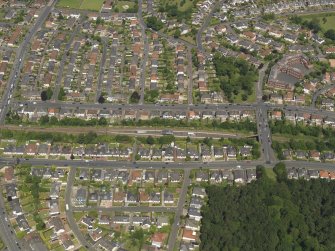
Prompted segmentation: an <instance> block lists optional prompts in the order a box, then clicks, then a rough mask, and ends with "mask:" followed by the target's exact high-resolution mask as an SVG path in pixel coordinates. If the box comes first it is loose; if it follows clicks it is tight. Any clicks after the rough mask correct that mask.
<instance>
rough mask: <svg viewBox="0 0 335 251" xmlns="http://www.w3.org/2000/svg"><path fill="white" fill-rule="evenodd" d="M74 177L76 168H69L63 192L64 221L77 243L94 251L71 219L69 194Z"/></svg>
mask: <svg viewBox="0 0 335 251" xmlns="http://www.w3.org/2000/svg"><path fill="white" fill-rule="evenodd" d="M75 176H76V168H75V167H71V168H70V172H69V174H68V178H67V187H66V192H65V203H66V205H68V209H67V210H65V213H66V220H67V222H68V224H69V227H70V229H71V230H72V232H73V235H74V236H75V237H76V238H77V240H78V241H79V243H80V244H81V245H82V246H83V247H85V248H86V249H88V250H92V251H93V250H94V249H93V248H92V244H90V243H89V242H88V241H87V240H86V239H85V237H84V236H83V234H82V232H81V231H80V229H79V227H78V225H77V222H76V220H75V219H74V217H73V209H72V203H71V193H72V187H73V182H74V179H75Z"/></svg>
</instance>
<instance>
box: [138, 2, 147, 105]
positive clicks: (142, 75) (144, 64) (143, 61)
mask: <svg viewBox="0 0 335 251" xmlns="http://www.w3.org/2000/svg"><path fill="white" fill-rule="evenodd" d="M137 15H138V20H139V23H140V26H141V32H142V38H143V42H144V48H143V57H142V59H141V66H140V68H141V73H140V80H139V84H140V101H139V103H140V104H143V103H144V94H145V78H146V67H147V61H148V56H149V43H148V37H147V34H146V33H145V29H146V24H145V23H144V20H143V16H142V0H139V1H138V13H137Z"/></svg>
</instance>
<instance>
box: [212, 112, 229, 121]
mask: <svg viewBox="0 0 335 251" xmlns="http://www.w3.org/2000/svg"><path fill="white" fill-rule="evenodd" d="M215 117H216V118H217V119H219V120H220V121H221V122H224V121H226V120H227V119H228V117H229V115H228V112H227V111H223V110H222V111H217V112H216V113H215Z"/></svg>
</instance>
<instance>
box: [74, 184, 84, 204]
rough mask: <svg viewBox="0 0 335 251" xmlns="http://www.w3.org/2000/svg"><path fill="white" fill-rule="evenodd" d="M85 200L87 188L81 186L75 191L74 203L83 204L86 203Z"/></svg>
mask: <svg viewBox="0 0 335 251" xmlns="http://www.w3.org/2000/svg"><path fill="white" fill-rule="evenodd" d="M86 200H87V190H86V189H85V188H83V187H81V188H79V189H78V190H77V192H76V196H75V203H76V204H77V205H78V206H84V205H86Z"/></svg>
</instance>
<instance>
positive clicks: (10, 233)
mask: <svg viewBox="0 0 335 251" xmlns="http://www.w3.org/2000/svg"><path fill="white" fill-rule="evenodd" d="M0 236H1V239H2V241H3V242H4V243H5V245H6V247H7V249H8V250H9V251H16V250H21V249H22V246H21V245H20V244H17V243H18V239H17V238H16V234H15V231H14V230H13V228H12V226H11V224H10V223H9V217H8V214H7V212H6V211H5V202H4V199H3V196H2V195H1V196H0Z"/></svg>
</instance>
